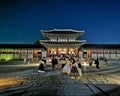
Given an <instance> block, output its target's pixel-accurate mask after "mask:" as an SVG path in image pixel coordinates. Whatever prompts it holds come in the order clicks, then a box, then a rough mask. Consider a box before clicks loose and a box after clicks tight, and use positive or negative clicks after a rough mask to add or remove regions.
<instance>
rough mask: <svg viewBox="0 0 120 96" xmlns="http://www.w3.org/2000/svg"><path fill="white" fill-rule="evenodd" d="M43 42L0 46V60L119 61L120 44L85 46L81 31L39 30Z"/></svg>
mask: <svg viewBox="0 0 120 96" xmlns="http://www.w3.org/2000/svg"><path fill="white" fill-rule="evenodd" d="M40 32H41V34H42V35H43V36H44V38H45V39H44V40H37V42H35V43H34V44H0V60H6V61H7V60H19V59H24V58H32V59H33V60H37V58H43V57H47V58H50V57H51V56H54V55H56V56H58V57H60V56H63V55H64V56H76V57H78V58H99V57H105V58H107V59H120V44H86V40H81V36H82V35H84V34H85V31H83V30H72V29H53V30H41V31H40Z"/></svg>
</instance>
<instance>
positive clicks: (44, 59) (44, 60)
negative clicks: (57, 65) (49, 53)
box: [42, 57, 46, 65]
mask: <svg viewBox="0 0 120 96" xmlns="http://www.w3.org/2000/svg"><path fill="white" fill-rule="evenodd" d="M42 61H43V62H44V64H45V65H46V58H45V57H43V59H42Z"/></svg>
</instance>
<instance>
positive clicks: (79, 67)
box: [77, 61, 82, 77]
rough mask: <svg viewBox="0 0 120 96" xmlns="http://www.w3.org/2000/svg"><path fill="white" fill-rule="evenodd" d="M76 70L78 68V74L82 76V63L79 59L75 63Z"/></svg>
mask: <svg viewBox="0 0 120 96" xmlns="http://www.w3.org/2000/svg"><path fill="white" fill-rule="evenodd" d="M77 70H78V74H79V76H80V77H82V65H81V62H80V61H78V63H77Z"/></svg>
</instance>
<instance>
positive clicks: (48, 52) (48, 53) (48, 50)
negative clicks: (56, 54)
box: [47, 48, 51, 57]
mask: <svg viewBox="0 0 120 96" xmlns="http://www.w3.org/2000/svg"><path fill="white" fill-rule="evenodd" d="M50 51H51V50H50V48H48V49H47V57H50Z"/></svg>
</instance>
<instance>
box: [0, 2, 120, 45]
mask: <svg viewBox="0 0 120 96" xmlns="http://www.w3.org/2000/svg"><path fill="white" fill-rule="evenodd" d="M52 29H74V30H85V31H86V33H85V34H84V36H82V38H81V39H85V40H87V43H88V44H120V0H0V44H33V43H34V42H35V41H36V40H39V39H43V36H42V35H41V33H40V30H52Z"/></svg>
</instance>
